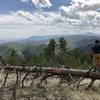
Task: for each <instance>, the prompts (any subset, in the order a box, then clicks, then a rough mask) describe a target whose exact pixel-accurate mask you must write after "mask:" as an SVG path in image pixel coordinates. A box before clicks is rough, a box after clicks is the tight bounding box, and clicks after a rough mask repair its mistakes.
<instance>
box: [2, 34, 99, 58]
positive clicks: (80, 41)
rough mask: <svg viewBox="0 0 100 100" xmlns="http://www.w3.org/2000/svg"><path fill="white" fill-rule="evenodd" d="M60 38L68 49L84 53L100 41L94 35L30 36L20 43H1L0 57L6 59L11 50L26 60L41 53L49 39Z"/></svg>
mask: <svg viewBox="0 0 100 100" xmlns="http://www.w3.org/2000/svg"><path fill="white" fill-rule="evenodd" d="M61 37H64V38H65V39H66V40H67V43H68V46H69V47H70V48H81V49H83V50H84V51H86V52H89V51H90V49H91V46H92V45H93V43H94V41H95V40H96V39H98V40H100V35H99V34H95V33H86V34H77V35H49V36H32V37H30V38H27V39H24V40H21V41H16V42H8V43H2V44H1V45H0V56H2V57H3V58H4V59H7V58H8V57H9V56H10V55H11V52H12V50H16V52H17V53H18V54H19V55H23V56H24V57H25V58H27V57H30V56H33V55H34V54H39V53H40V52H42V51H43V49H44V48H45V47H46V46H47V44H48V43H49V41H50V39H52V38H54V39H55V40H56V41H58V40H59V38H61Z"/></svg>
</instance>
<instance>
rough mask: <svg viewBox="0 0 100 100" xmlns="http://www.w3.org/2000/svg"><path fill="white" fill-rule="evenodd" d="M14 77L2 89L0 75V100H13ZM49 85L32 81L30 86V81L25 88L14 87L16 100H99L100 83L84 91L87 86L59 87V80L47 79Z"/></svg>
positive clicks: (96, 82) (97, 82)
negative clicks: (77, 87)
mask: <svg viewBox="0 0 100 100" xmlns="http://www.w3.org/2000/svg"><path fill="white" fill-rule="evenodd" d="M15 77H16V76H15V75H14V74H13V75H10V76H9V79H8V80H7V84H6V88H2V87H1V84H2V80H3V79H4V74H3V73H0V87H1V88H0V100H14V99H13V95H14V90H13V87H14V86H15V85H14V84H15ZM48 81H49V83H48V84H47V85H46V84H42V85H37V84H38V83H39V81H38V80H34V82H33V84H32V85H31V86H30V81H26V82H25V85H26V87H25V88H21V87H16V100H100V81H95V83H94V85H93V88H92V89H90V90H88V91H86V90H85V88H86V86H87V85H88V84H87V85H85V86H82V87H80V88H79V90H77V89H76V88H75V84H74V85H71V86H69V87H67V85H66V84H65V85H61V86H59V85H58V83H59V80H58V79H55V78H49V79H48ZM89 82H90V80H87V79H85V80H84V81H82V82H81V84H83V83H89Z"/></svg>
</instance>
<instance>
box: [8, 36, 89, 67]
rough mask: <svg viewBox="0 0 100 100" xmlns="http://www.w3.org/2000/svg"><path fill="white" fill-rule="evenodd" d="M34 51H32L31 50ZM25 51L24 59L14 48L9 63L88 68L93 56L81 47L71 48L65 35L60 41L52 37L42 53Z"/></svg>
mask: <svg viewBox="0 0 100 100" xmlns="http://www.w3.org/2000/svg"><path fill="white" fill-rule="evenodd" d="M31 52H32V51H31ZM31 52H28V50H26V51H25V53H24V54H25V55H26V56H27V57H25V59H22V58H21V57H20V56H19V55H18V52H16V50H13V51H12V53H11V55H10V57H9V59H8V61H7V62H8V63H9V64H11V65H29V66H33V65H41V66H43V67H54V66H58V65H60V66H62V65H65V67H66V66H70V67H71V68H81V69H86V68H87V67H89V66H90V65H91V58H90V57H89V55H87V54H86V53H85V51H83V50H82V49H80V48H75V49H69V47H68V45H67V41H66V39H64V38H63V37H62V38H60V39H59V40H58V41H55V40H54V39H51V40H50V42H49V43H48V45H47V46H46V47H45V48H44V49H43V50H42V52H41V53H40V54H38V55H37V54H34V55H32V53H31Z"/></svg>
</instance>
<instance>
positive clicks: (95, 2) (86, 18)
mask: <svg viewBox="0 0 100 100" xmlns="http://www.w3.org/2000/svg"><path fill="white" fill-rule="evenodd" d="M98 9H100V0H72V2H71V5H70V6H63V5H62V6H61V7H60V12H61V14H62V16H65V18H66V19H67V18H68V19H69V20H70V21H71V24H73V25H74V23H73V22H75V21H76V23H75V25H78V26H80V27H87V26H89V27H100V12H98Z"/></svg>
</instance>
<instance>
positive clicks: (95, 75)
mask: <svg viewBox="0 0 100 100" xmlns="http://www.w3.org/2000/svg"><path fill="white" fill-rule="evenodd" d="M3 69H4V70H6V71H9V72H14V71H16V72H17V71H18V72H23V73H27V72H29V73H51V74H53V75H64V76H65V75H66V76H68V75H69V73H70V75H71V76H77V77H83V78H90V79H94V80H97V79H100V72H93V71H90V72H89V71H88V70H81V69H66V68H42V69H39V68H24V69H23V68H22V67H5V68H3Z"/></svg>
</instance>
